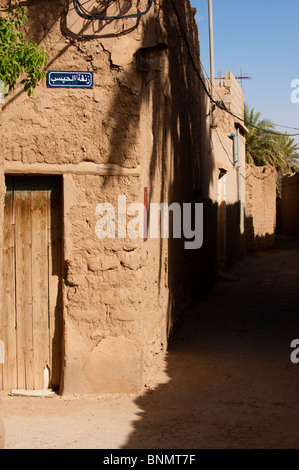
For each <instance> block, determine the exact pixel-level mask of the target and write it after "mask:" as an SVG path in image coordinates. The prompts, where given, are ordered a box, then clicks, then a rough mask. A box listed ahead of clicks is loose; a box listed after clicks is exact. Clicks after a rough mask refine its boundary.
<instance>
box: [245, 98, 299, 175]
mask: <svg viewBox="0 0 299 470" xmlns="http://www.w3.org/2000/svg"><path fill="white" fill-rule="evenodd" d="M260 118H261V113H259V112H257V113H256V112H255V111H254V109H251V110H249V107H248V105H247V104H246V103H245V106H244V121H245V124H246V126H247V127H248V129H249V133H248V135H247V137H246V161H247V163H253V164H255V165H257V166H264V165H271V166H274V167H275V168H276V169H277V170H278V171H284V170H285V168H286V166H287V162H286V151H287V150H288V151H289V152H291V155H293V153H292V152H294V150H295V149H294V147H292V145H290V142H289V141H287V140H286V139H287V137H289V136H288V135H287V134H285V135H283V138H282V136H279V135H277V133H275V125H274V123H273V122H272V121H270V120H268V119H263V120H261V119H260ZM292 144H293V145H294V142H293V143H292ZM288 145H290V147H288ZM291 149H292V150H291ZM289 158H291V157H290V155H289Z"/></svg>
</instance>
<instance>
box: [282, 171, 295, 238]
mask: <svg viewBox="0 0 299 470" xmlns="http://www.w3.org/2000/svg"><path fill="white" fill-rule="evenodd" d="M281 217H282V231H283V233H285V234H287V235H292V236H296V237H298V236H299V172H296V173H293V174H289V175H285V176H284V177H283V178H282V190H281Z"/></svg>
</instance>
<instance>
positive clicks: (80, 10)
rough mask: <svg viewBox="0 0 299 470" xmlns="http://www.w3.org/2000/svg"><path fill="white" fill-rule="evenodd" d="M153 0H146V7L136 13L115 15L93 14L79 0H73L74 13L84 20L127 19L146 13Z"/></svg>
mask: <svg viewBox="0 0 299 470" xmlns="http://www.w3.org/2000/svg"><path fill="white" fill-rule="evenodd" d="M153 2H154V0H148V1H147V7H146V9H145V10H144V11H140V12H137V13H131V14H128V15H117V16H105V15H101V14H98V15H97V14H94V13H92V12H91V11H88V10H87V9H86V8H84V6H83V5H82V4H81V2H80V0H73V5H74V9H75V11H76V13H77V14H78V15H79V16H81V17H82V18H84V19H86V20H92V21H93V20H109V21H112V20H123V19H128V18H140V17H141V16H143V15H146V14H147V13H148V12H149V11H150V9H151V7H152V4H153Z"/></svg>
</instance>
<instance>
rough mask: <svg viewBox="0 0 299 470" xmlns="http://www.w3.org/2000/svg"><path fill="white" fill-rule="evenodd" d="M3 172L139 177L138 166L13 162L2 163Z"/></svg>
mask: <svg viewBox="0 0 299 470" xmlns="http://www.w3.org/2000/svg"><path fill="white" fill-rule="evenodd" d="M4 172H5V173H6V174H10V175H63V174H73V175H100V176H140V174H141V168H140V166H138V167H136V168H124V167H122V166H119V165H114V164H107V165H104V164H97V163H93V162H82V163H78V164H77V165H75V164H71V163H68V164H62V165H57V164H47V163H22V162H15V161H5V162H4Z"/></svg>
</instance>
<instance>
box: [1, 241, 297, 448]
mask: <svg viewBox="0 0 299 470" xmlns="http://www.w3.org/2000/svg"><path fill="white" fill-rule="evenodd" d="M298 304H299V238H291V237H283V236H279V237H278V238H277V242H276V248H275V249H273V250H269V251H266V252H261V253H257V254H254V255H252V256H250V257H247V258H246V259H245V260H244V261H242V262H241V263H240V264H238V265H237V266H236V267H235V268H234V269H233V271H231V272H230V275H229V276H227V277H226V278H222V279H220V280H219V281H218V283H217V285H216V286H215V287H214V289H213V290H212V292H211V293H210V296H209V297H208V298H207V299H206V300H204V301H198V302H197V304H196V306H195V307H194V310H193V312H192V315H191V316H189V317H188V319H187V318H186V321H185V323H184V324H183V326H182V328H181V329H180V331H179V334H178V335H177V336H176V337H175V338H173V340H172V342H171V344H170V346H169V351H168V356H167V361H166V364H165V366H164V370H160V371H157V375H156V377H153V382H152V383H150V384H147V387H146V389H145V392H144V393H143V394H142V395H140V396H136V395H104V396H93V397H91V396H85V397H84V396H83V397H80V398H77V397H75V396H72V397H70V396H68V397H58V396H55V397H54V398H51V399H45V398H44V399H41V398H21V397H11V396H8V395H7V393H5V392H1V393H0V398H1V400H2V403H3V419H4V423H5V428H6V448H8V449H13V448H52V449H55V448H60V449H63V448H85V449H88V448H95V449H200V448H201V449H209V448H220V449H223V448H224V449H225V448H234V449H238V448H241V449H246V448H268V449H271V448H276V449H278V448H294V449H295V448H298V447H299V445H298V432H299V424H298V423H299V404H298V396H299V364H294V363H292V362H291V359H290V356H291V352H292V349H291V347H290V345H291V342H292V340H294V339H297V338H299V321H298Z"/></svg>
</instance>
